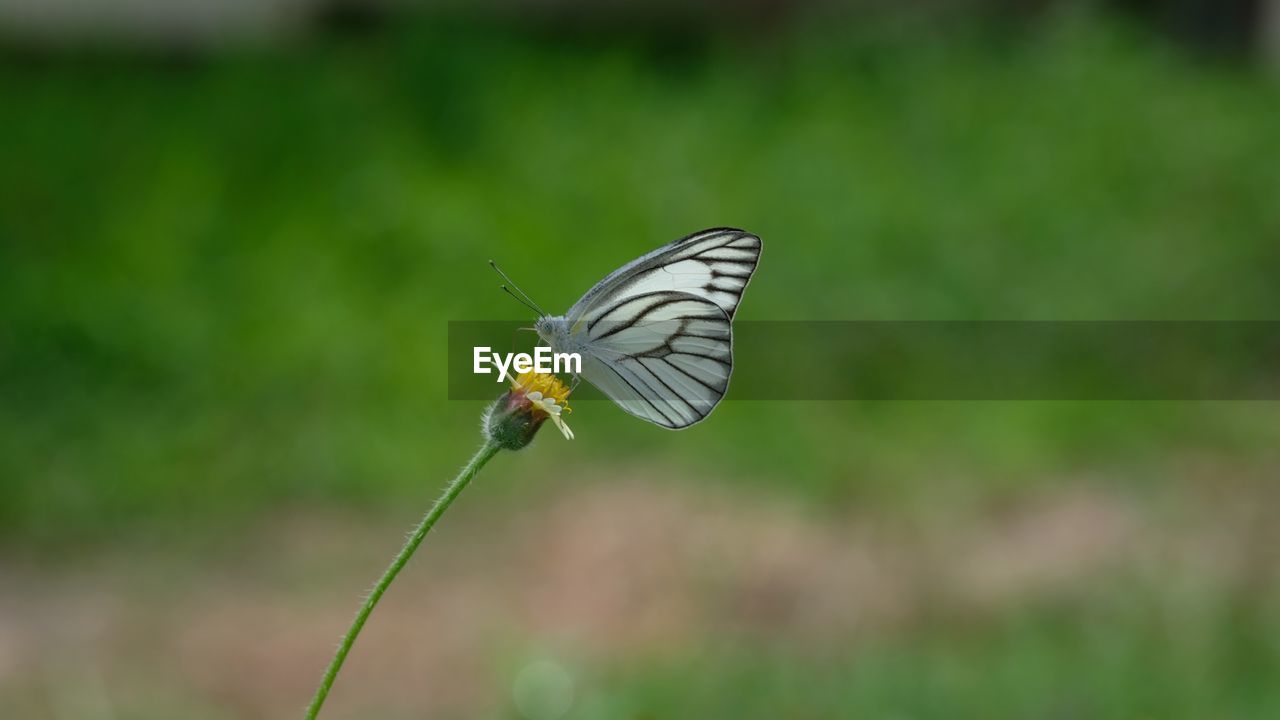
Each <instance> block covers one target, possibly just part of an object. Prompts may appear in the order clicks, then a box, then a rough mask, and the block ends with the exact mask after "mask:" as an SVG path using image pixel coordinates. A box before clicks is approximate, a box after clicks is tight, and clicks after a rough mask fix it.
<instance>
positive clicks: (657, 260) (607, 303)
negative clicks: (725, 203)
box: [565, 228, 763, 331]
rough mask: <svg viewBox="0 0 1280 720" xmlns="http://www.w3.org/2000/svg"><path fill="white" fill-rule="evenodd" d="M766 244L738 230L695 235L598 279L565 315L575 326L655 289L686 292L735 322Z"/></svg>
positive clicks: (716, 229)
mask: <svg viewBox="0 0 1280 720" xmlns="http://www.w3.org/2000/svg"><path fill="white" fill-rule="evenodd" d="M762 247H763V243H761V241H760V238H758V237H756V236H755V235H752V234H751V233H749V232H745V231H743V230H736V229H734V228H712V229H710V230H703V231H701V232H696V233H693V234H692V235H688V236H685V237H682V238H680V239H679V240H676V241H675V242H672V243H668V244H667V245H664V246H662V247H660V248H658V249H657V250H654V251H653V252H650V253H648V254H646V255H643V256H641V257H639V258H637V259H636V260H633V261H632V262H629V263H627V264H626V265H623V266H622V267H621V268H619V269H618V270H616V271H615V272H613V273H612V274H610V275H609V276H608V277H606V278H605V279H604V280H601V281H600V282H599V283H596V286H595V287H593V288H591V290H589V291H588V292H587V294H586V295H583V296H582V299H581V300H579V301H578V302H577V303H575V304H574V306H573V307H571V308H569V312H567V313H565V317H567V318H568V320H569V324H570V326H571V327H572V328H573V329H574V330H575V331H576V330H579V329H580V328H578V324H579V323H580V322H583V321H586V322H589V321H590V320H591V318H592V317H595V316H598V315H599V314H600V313H602V312H605V311H607V310H608V309H609V308H611V307H613V306H615V305H616V304H617V303H619V302H621V301H623V300H626V299H629V298H633V297H636V296H639V295H645V294H648V293H654V292H682V293H688V294H690V295H694V296H697V297H699V298H702V299H704V300H706V301H708V302H711V303H713V304H714V305H716V306H717V307H719V308H721V309H722V310H724V313H725V316H726V317H727V318H728V319H730V320H732V319H733V315H734V313H735V312H736V311H737V309H738V302H739V301H740V300H741V299H742V292H743V291H744V290H746V288H747V283H748V282H750V280H751V275H752V273H754V272H755V270H756V264H757V263H758V262H759V260H760V250H761V248H762Z"/></svg>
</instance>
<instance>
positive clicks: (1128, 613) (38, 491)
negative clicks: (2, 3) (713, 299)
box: [0, 2, 1280, 720]
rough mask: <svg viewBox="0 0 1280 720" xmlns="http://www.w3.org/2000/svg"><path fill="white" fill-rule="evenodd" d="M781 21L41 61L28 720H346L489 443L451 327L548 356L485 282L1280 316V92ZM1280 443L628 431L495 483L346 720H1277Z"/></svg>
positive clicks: (12, 621) (900, 414) (316, 28)
mask: <svg viewBox="0 0 1280 720" xmlns="http://www.w3.org/2000/svg"><path fill="white" fill-rule="evenodd" d="M624 5H625V4H624ZM712 5H713V6H715V4H714V3H712ZM923 5H926V6H927V5H928V4H923ZM1147 5H1151V4H1150V3H1148V4H1147ZM1157 5H1158V3H1157ZM1183 5H1186V3H1183ZM781 7H783V6H777V7H775V6H774V5H771V4H767V3H761V4H755V5H751V11H750V12H747V11H740V12H735V13H729V12H728V10H727V9H726V8H725V7H721V8H720V9H719V10H718V11H714V12H712V11H708V12H682V11H677V10H673V9H666V10H653V9H650V10H646V11H644V12H631V13H628V12H624V11H621V10H618V11H616V12H615V11H611V12H602V11H598V10H590V9H588V8H585V7H577V6H574V5H573V4H572V3H568V4H565V3H560V4H552V7H551V9H546V8H543V9H541V10H537V11H531V10H528V9H527V8H526V9H524V10H514V9H512V8H505V9H503V8H501V7H498V8H495V7H491V6H486V7H485V9H484V10H479V9H472V10H470V11H468V10H457V9H455V10H452V11H448V12H446V11H441V10H436V11H430V12H427V11H422V10H415V11H409V10H405V9H382V10H379V11H377V12H373V11H361V12H357V13H345V14H344V13H339V14H336V15H333V16H332V17H330V18H329V20H328V21H327V22H322V23H312V24H308V25H307V26H306V27H307V29H306V30H305V31H303V30H299V29H297V28H294V29H293V30H292V31H290V32H281V33H278V34H273V33H267V34H266V35H265V36H254V37H249V38H235V39H232V40H225V39H224V40H219V41H217V42H207V43H206V42H202V43H190V44H182V43H175V44H166V43H155V42H153V41H147V42H129V41H120V40H119V38H115V39H113V40H112V41H110V42H98V41H90V40H85V39H84V38H83V37H80V36H76V37H74V38H72V39H69V40H55V41H50V40H49V38H48V37H47V36H45V35H41V36H40V39H39V40H32V39H31V37H29V36H24V35H22V34H20V33H19V34H15V35H13V36H11V37H10V38H9V40H7V41H6V43H7V44H6V45H5V46H4V47H5V49H4V50H3V53H2V54H0V705H2V706H4V707H5V708H7V709H6V710H5V711H4V714H5V715H6V717H13V718H40V719H43V718H50V719H53V720H63V719H72V718H74V719H81V718H84V719H97V718H174V717H182V718H218V719H222V718H227V719H230V718H267V717H295V716H300V714H301V709H302V707H303V705H304V704H305V702H306V700H307V699H308V698H309V696H310V693H311V691H312V689H313V687H314V683H315V682H316V681H317V680H318V678H319V674H320V671H321V670H322V668H323V666H324V663H325V662H327V660H328V657H329V653H330V652H331V650H332V646H333V643H334V641H335V639H336V638H337V637H338V635H339V633H340V632H341V631H342V630H343V629H344V628H345V626H346V623H347V621H348V619H349V617H350V614H351V613H352V612H353V611H354V609H355V605H356V603H357V601H358V599H359V597H360V593H361V591H362V590H363V589H364V588H365V587H367V586H368V584H369V583H371V581H372V580H373V578H374V576H375V575H376V574H377V573H378V572H379V571H380V570H381V569H382V567H383V564H384V562H385V561H386V560H387V559H388V558H389V557H390V555H391V554H392V553H393V552H394V550H395V549H396V548H397V547H398V544H399V542H400V540H401V535H400V533H401V532H402V531H403V530H405V529H407V528H409V527H410V526H411V525H412V524H413V523H414V522H415V521H416V519H417V517H418V516H419V514H420V513H421V512H422V511H423V510H424V509H425V507H426V506H427V504H428V503H429V502H430V501H431V500H432V499H433V498H434V497H435V495H436V493H437V492H438V491H439V490H440V488H441V487H442V486H443V483H444V482H445V481H446V480H447V479H448V478H449V477H450V476H451V473H452V472H453V471H454V470H455V469H456V468H457V467H458V466H459V465H460V464H461V463H462V462H463V461H464V460H465V458H466V457H467V456H468V454H469V453H470V452H471V449H472V447H473V446H474V445H476V443H477V442H478V439H479V438H478V431H477V427H478V417H479V413H480V411H481V409H482V405H481V404H480V403H471V402H456V401H455V402H451V401H448V400H447V399H446V393H445V388H446V379H445V376H444V372H445V365H446V358H445V352H444V351H445V348H446V337H445V334H446V323H447V322H448V321H449V320H489V319H510V318H513V317H520V316H521V315H522V314H523V312H522V309H520V308H519V307H518V306H516V305H515V304H514V303H513V301H512V300H511V299H510V298H508V297H506V296H505V295H503V294H502V293H501V292H499V291H498V290H497V287H496V285H497V282H496V281H495V279H494V277H493V276H492V275H491V273H490V271H489V269H488V268H487V266H486V264H485V263H486V261H487V260H488V259H489V258H494V259H497V260H499V261H500V262H501V263H502V264H503V266H504V267H505V269H506V270H507V271H508V272H509V273H511V274H512V275H513V276H515V277H516V278H517V281H518V282H520V283H521V284H522V285H523V286H524V288H525V289H526V290H527V291H528V292H529V293H530V294H531V295H532V296H533V297H534V298H536V299H537V300H538V302H539V303H540V304H542V305H543V306H545V307H547V308H550V309H562V308H565V307H568V305H569V304H571V303H572V302H573V301H574V300H575V299H576V298H577V297H578V296H579V295H580V294H581V293H582V292H583V291H584V290H585V289H586V288H587V287H589V286H590V285H591V284H592V283H593V282H594V281H595V280H596V279H598V278H599V277H601V276H603V275H604V274H605V273H606V272H608V271H610V270H612V269H613V268H614V267H616V266H617V265H619V264H620V263H622V262H624V261H626V260H628V259H630V258H632V257H635V256H637V255H639V254H640V253H642V252H645V251H647V250H649V249H651V248H653V247H655V246H657V245H659V244H661V243H664V242H667V241H669V240H671V239H673V238H675V237H678V236H680V235H683V234H685V233H688V232H691V231H693V230H696V229H699V228H702V227H706V226H712V225H733V226H739V227H744V228H747V229H749V230H751V231H753V232H756V233H757V234H759V235H760V236H761V237H763V238H764V240H765V245H766V248H765V252H764V257H763V260H762V264H761V266H760V270H759V272H758V274H757V276H756V279H755V281H754V282H753V284H752V288H751V291H750V293H749V294H748V296H747V298H746V299H745V302H744V304H743V306H742V309H741V311H740V314H739V317H740V318H747V319H753V320H787V319H796V320H823V319H832V320H846V319H871V320H878V319H931V320H940V319H942V320H945V319H1147V320H1151V319H1156V320H1159V319H1277V318H1276V314H1277V313H1276V311H1277V308H1280V283H1278V282H1277V279H1276V278H1277V271H1280V84H1278V83H1277V81H1276V79H1275V77H1274V76H1273V75H1271V74H1269V73H1268V71H1267V69H1266V66H1265V63H1263V62H1262V61H1259V60H1257V57H1258V56H1260V55H1265V53H1264V52H1262V51H1261V50H1259V48H1256V47H1253V46H1247V45H1241V44H1238V43H1235V42H1234V41H1232V40H1231V37H1232V36H1230V34H1229V33H1228V34H1227V35H1226V36H1225V38H1226V39H1224V36H1223V35H1222V34H1220V33H1217V34H1215V33H1208V37H1207V39H1206V38H1205V37H1201V36H1200V35H1198V34H1197V33H1196V32H1192V33H1190V34H1189V35H1188V34H1186V33H1180V32H1178V31H1177V27H1180V26H1178V25H1177V24H1176V23H1175V24H1174V25H1173V26H1174V30H1173V31H1170V25H1169V24H1168V23H1162V22H1158V21H1153V19H1152V15H1151V14H1150V13H1146V14H1142V13H1137V14H1135V13H1134V12H1132V11H1131V10H1126V9H1124V8H1116V7H1101V6H1100V4H1094V3H1085V4H1080V3H1069V2H1058V3H1043V4H1041V5H1040V6H1038V9H1037V10H1036V11H1035V12H1029V11H1025V10H1022V11H1019V12H1012V11H1010V10H1009V9H1008V6H1007V5H1001V4H1000V3H988V4H983V3H970V4H968V5H966V6H965V7H964V8H962V9H961V10H959V11H956V10H954V9H953V10H951V11H948V12H943V11H938V10H937V9H936V8H933V9H932V10H929V9H927V8H926V9H921V8H918V7H916V6H914V5H913V6H910V8H909V9H899V10H884V9H878V10H876V11H874V12H872V11H870V10H869V9H868V8H867V7H866V6H865V4H861V5H855V6H853V7H852V8H844V9H837V8H832V7H825V8H824V9H821V10H813V9H806V10H805V11H800V10H797V11H794V12H784V11H782V10H781V9H779V8H781ZM929 7H932V6H929ZM718 13H719V14H718ZM1259 22H1262V21H1261V20H1259ZM1206 27H1207V26H1206ZM1250 27H1252V26H1250ZM792 350H795V349H794V348H779V351H780V352H783V351H792ZM1150 361H1151V362H1153V363H1158V362H1159V361H1160V359H1159V358H1151V359H1150ZM1278 420H1280V408H1277V407H1276V406H1275V405H1274V404H1271V403H1225V402H1224V403H1209V402H1203V403H1173V402H1168V403H1156V402H1147V403H1121V402H1092V403H1087V402H1021V403H996V402H970V403H959V402H956V403H943V402H860V403H858V402H829V403H823V402H804V403H799V402H797V403H774V402H732V394H731V395H730V401H729V402H726V403H725V404H724V405H723V406H721V407H720V408H719V409H718V410H717V411H716V414H715V415H714V417H713V418H712V419H711V420H710V421H708V422H706V423H703V424H701V425H699V426H697V427H696V428H693V429H690V430H688V431H686V432H681V433H678V434H677V433H669V432H666V431H663V430H660V429H657V428H654V427H650V426H648V425H645V424H643V423H640V422H639V421H636V420H634V419H632V418H630V417H628V416H625V415H624V414H623V413H622V412H621V411H619V410H617V409H616V408H613V407H611V406H609V405H607V404H604V403H584V404H582V405H581V406H579V407H578V408H577V412H575V413H574V414H573V416H572V424H573V426H574V428H575V430H576V431H577V435H578V438H577V439H576V440H574V441H573V442H566V441H563V440H562V439H561V438H560V437H558V436H556V435H555V433H553V432H550V431H549V432H546V433H543V437H542V438H540V439H539V440H538V442H536V443H535V445H534V446H533V447H531V448H529V449H528V450H526V451H523V452H521V453H519V454H510V455H507V456H500V457H499V458H498V459H497V460H496V461H495V462H494V463H493V464H491V465H490V466H489V468H488V469H487V470H486V471H485V473H484V474H483V475H482V476H481V478H480V480H479V482H478V483H477V484H476V485H474V486H473V487H472V488H470V489H468V491H467V493H466V494H465V495H464V496H463V498H462V500H461V502H460V503H459V505H458V506H457V507H456V508H455V511H454V512H453V513H451V515H450V516H448V517H447V518H446V519H445V521H444V522H443V524H442V526H441V528H440V529H439V530H438V531H437V532H436V533H435V534H433V535H432V536H431V538H429V540H428V542H427V543H426V545H425V546H424V550H423V551H422V552H421V553H420V554H419V556H418V557H417V558H415V560H414V562H413V563H412V564H411V565H410V566H409V568H408V570H407V571H406V573H405V575H404V576H403V577H402V580H401V581H400V582H399V583H398V584H397V585H396V586H394V587H393V588H392V590H391V592H390V593H389V594H388V596H387V598H386V602H385V604H384V605H383V606H381V607H380V608H379V610H378V611H377V612H376V613H375V615H374V617H373V619H372V621H371V623H370V626H369V629H368V631H367V632H366V634H365V635H364V636H363V637H362V638H361V641H360V643H359V644H358V646H357V648H356V651H355V652H354V653H353V654H352V656H351V658H350V659H349V661H348V665H347V669H346V670H345V671H344V675H343V676H342V677H340V678H339V681H338V684H337V685H336V687H335V690H334V694H333V696H332V698H331V701H330V705H329V707H328V708H327V709H326V716H328V717H332V718H342V717H347V718H420V717H441V718H455V717H456V718H477V717H483V718H531V719H532V720H551V719H552V718H583V719H588V718H589V719H596V718H599V719H615V718H616V719H624V718H625V719H632V718H634V719H637V720H638V719H640V718H671V717H697V718H735V719H736V718H829V717H866V718H885V719H889V718H893V719H906V718H958V717H960V718H968V717H972V718H1063V719H1066V718H1208V717H1212V718H1270V717H1280V580H1278V579H1277V577H1278V575H1277V573H1278V572H1280V554H1278V553H1277V551H1276V550H1275V548H1277V547H1280V537H1278V534H1277V526H1276V523H1275V520H1274V512H1273V511H1274V508H1276V507H1278V506H1280V505H1278V504H1277V503H1280V487H1278V486H1277V484H1276V476H1277V471H1280V451H1278V448H1280V424H1278V422H1277V421H1278Z"/></svg>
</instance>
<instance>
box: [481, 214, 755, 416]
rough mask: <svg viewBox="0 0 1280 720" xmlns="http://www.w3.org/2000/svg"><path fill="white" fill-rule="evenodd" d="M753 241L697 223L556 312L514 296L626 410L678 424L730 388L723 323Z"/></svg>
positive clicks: (702, 412) (745, 274)
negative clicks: (689, 232) (698, 227)
mask: <svg viewBox="0 0 1280 720" xmlns="http://www.w3.org/2000/svg"><path fill="white" fill-rule="evenodd" d="M761 247H763V244H762V243H761V242H760V238H758V237H756V236H755V235H752V234H751V233H748V232H744V231H742V230H735V229H733V228H712V229H710V230H703V231H702V232H697V233H694V234H692V235H689V236H687V237H683V238H680V239H679V240H676V241H675V242H673V243H670V244H668V245H664V246H663V247H660V248H658V249H657V250H654V251H653V252H651V253H648V254H647V255H643V256H641V257H639V258H637V259H635V260H632V261H631V262H629V263H627V264H626V265H623V266H622V267H621V268H618V269H617V270H615V271H614V272H613V273H612V274H610V275H609V276H608V277H606V278H605V279H603V280H601V281H600V282H598V283H596V285H595V287H593V288H591V289H590V290H588V291H587V294H586V295H583V296H582V299H581V300H579V301H578V302H576V303H574V305H573V307H571V308H569V312H567V313H565V314H564V315H562V316H551V315H547V314H546V313H544V312H542V311H541V310H540V309H538V307H537V306H536V305H535V304H533V302H532V301H531V300H529V299H528V296H527V295H525V297H524V298H523V300H522V301H524V302H526V303H527V304H528V305H529V306H530V307H531V308H533V310H534V311H535V312H537V313H538V314H539V315H540V317H539V318H538V321H537V323H535V325H534V329H535V330H537V332H538V336H539V337H541V338H542V340H543V341H544V342H546V343H547V344H548V345H550V346H551V348H552V349H553V350H554V351H555V352H562V353H579V354H580V355H581V357H582V377H584V378H586V379H587V381H588V382H590V383H591V384H592V385H595V386H596V387H597V388H600V390H601V391H603V392H604V394H605V395H607V396H609V398H610V399H611V400H613V401H614V402H615V403H617V404H618V406H619V407H621V408H622V409H623V410H625V411H627V412H628V413H631V414H632V415H635V416H636V417H638V418H641V419H644V420H648V421H649V422H651V423H655V424H657V425H661V426H662V427H665V428H670V429H673V430H678V429H681V428H686V427H689V426H690V425H693V424H694V423H696V422H699V421H701V420H702V419H703V418H705V417H706V416H707V415H708V414H710V412H711V411H712V410H713V409H714V408H715V406H716V405H717V404H718V403H719V402H720V399H721V398H723V397H724V394H725V391H726V390H727V389H728V387H729V376H730V374H732V372H733V327H732V325H731V324H730V323H731V321H732V320H733V314H734V311H736V310H737V309H738V302H739V301H740V300H741V299H742V292H743V291H744V290H746V288H747V283H748V282H750V280H751V275H752V273H754V272H755V269H756V263H757V262H759V260H760V249H761ZM495 267H496V266H495ZM499 273H501V271H500V270H499ZM503 277H504V278H505V277H506V276H505V275H503ZM508 282H510V280H508ZM513 286H514V285H513ZM504 289H506V287H505V286H504ZM517 290H519V288H517ZM508 292H510V290H508ZM512 294H513V295H514V293H512ZM521 294H522V295H523V294H524V293H523V291H521Z"/></svg>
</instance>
